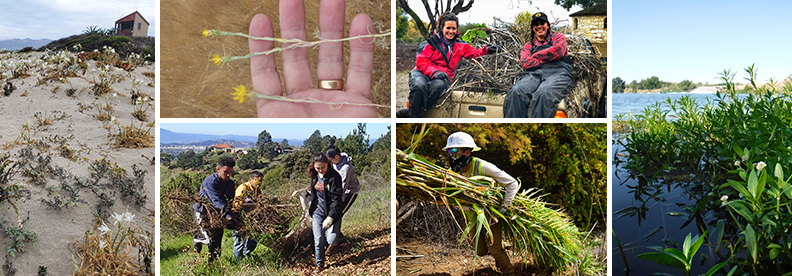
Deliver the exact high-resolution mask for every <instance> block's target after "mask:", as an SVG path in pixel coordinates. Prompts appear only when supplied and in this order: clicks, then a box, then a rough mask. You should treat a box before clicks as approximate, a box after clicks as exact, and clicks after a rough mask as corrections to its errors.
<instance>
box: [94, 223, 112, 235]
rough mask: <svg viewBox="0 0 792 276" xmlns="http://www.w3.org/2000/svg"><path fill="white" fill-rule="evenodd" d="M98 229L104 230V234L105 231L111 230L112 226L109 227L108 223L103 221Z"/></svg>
mask: <svg viewBox="0 0 792 276" xmlns="http://www.w3.org/2000/svg"><path fill="white" fill-rule="evenodd" d="M97 230H99V232H102V235H104V234H105V233H107V232H110V227H107V224H105V223H104V222H102V226H99V229H97Z"/></svg>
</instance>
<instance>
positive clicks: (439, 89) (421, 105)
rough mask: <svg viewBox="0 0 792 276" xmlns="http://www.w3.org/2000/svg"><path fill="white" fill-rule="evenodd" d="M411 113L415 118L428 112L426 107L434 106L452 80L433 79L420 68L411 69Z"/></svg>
mask: <svg viewBox="0 0 792 276" xmlns="http://www.w3.org/2000/svg"><path fill="white" fill-rule="evenodd" d="M408 83H409V84H410V97H409V100H410V107H409V110H410V113H411V114H412V116H413V117H414V118H418V117H421V116H422V115H423V114H424V113H426V109H427V108H429V107H431V106H433V105H434V104H435V103H436V102H437V100H438V99H440V95H442V94H443V91H445V90H446V88H448V86H449V85H451V82H448V81H445V80H440V79H435V80H431V79H429V77H428V76H426V75H424V74H423V73H422V72H421V71H420V70H412V71H410V80H409V81H408Z"/></svg>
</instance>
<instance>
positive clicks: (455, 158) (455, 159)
mask: <svg viewBox="0 0 792 276" xmlns="http://www.w3.org/2000/svg"><path fill="white" fill-rule="evenodd" d="M448 160H449V163H451V170H453V171H455V172H457V173H459V172H461V171H462V168H464V167H465V166H467V165H468V164H470V161H471V160H472V158H471V157H470V156H465V155H458V154H448Z"/></svg>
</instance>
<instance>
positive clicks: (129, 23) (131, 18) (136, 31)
mask: <svg viewBox="0 0 792 276" xmlns="http://www.w3.org/2000/svg"><path fill="white" fill-rule="evenodd" d="M148 27H149V23H148V21H146V19H145V18H143V16H142V15H140V13H139V12H137V11H135V12H133V13H130V14H129V15H127V16H124V17H122V18H121V19H118V20H116V22H115V29H114V30H115V31H114V32H113V34H114V35H118V36H128V37H146V36H148Z"/></svg>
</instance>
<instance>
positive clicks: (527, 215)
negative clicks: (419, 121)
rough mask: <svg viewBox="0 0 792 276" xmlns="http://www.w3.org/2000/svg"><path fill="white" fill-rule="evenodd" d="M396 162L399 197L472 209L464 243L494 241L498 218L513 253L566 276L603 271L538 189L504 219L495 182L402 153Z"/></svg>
mask: <svg viewBox="0 0 792 276" xmlns="http://www.w3.org/2000/svg"><path fill="white" fill-rule="evenodd" d="M408 151H409V150H408ZM396 160H397V164H396V168H397V173H396V193H397V194H398V195H406V196H413V197H416V198H418V199H421V200H429V201H435V202H442V203H443V204H444V205H445V206H446V207H447V208H448V209H449V211H450V210H451V206H452V205H454V206H457V207H459V208H463V207H464V208H463V209H470V210H469V211H465V212H463V214H464V216H465V220H466V221H468V224H467V226H466V227H465V229H464V230H463V231H464V232H463V236H462V239H463V240H464V239H465V237H466V236H467V235H468V234H473V235H475V236H474V239H475V242H476V243H477V242H478V239H480V238H484V237H480V234H479V233H481V232H482V229H484V230H485V233H486V234H487V235H488V236H490V237H491V236H492V232H491V230H490V228H489V225H490V223H491V219H492V218H494V219H497V220H499V221H501V222H503V226H504V227H503V232H504V236H505V238H506V239H508V240H510V241H512V244H513V249H514V250H515V251H517V252H519V253H520V254H522V255H524V256H526V257H527V256H528V255H531V256H533V257H534V259H536V260H537V263H538V264H539V265H541V266H544V267H552V268H556V269H561V270H563V271H570V270H575V269H576V270H577V271H579V272H581V273H584V274H597V271H599V270H601V267H597V264H594V263H592V262H591V261H590V259H591V258H590V256H587V254H588V253H587V252H586V250H584V248H583V247H584V246H583V241H582V240H583V238H584V233H581V232H580V231H579V230H578V229H577V227H576V226H575V225H574V224H573V223H572V222H571V221H570V220H569V218H568V217H567V215H566V214H564V213H563V212H560V211H558V210H555V209H552V208H549V207H548V205H549V204H548V203H545V202H543V201H542V200H540V199H539V196H537V192H538V191H537V190H535V189H531V190H528V191H525V192H523V193H520V194H517V196H515V198H514V201H513V202H512V204H511V206H510V207H509V208H508V210H507V211H506V212H505V213H503V214H501V213H499V212H498V211H497V210H498V209H499V208H500V207H501V203H502V201H503V193H504V190H503V188H501V187H497V185H495V183H494V180H492V179H490V178H487V177H473V178H466V177H464V176H461V175H459V174H457V173H454V172H452V171H450V170H448V169H444V168H442V167H439V166H437V165H434V164H432V163H431V162H429V161H426V160H425V159H423V158H422V157H420V156H418V155H416V154H414V153H409V154H405V153H403V152H402V151H401V150H397V153H396ZM460 229H462V227H461V226H460ZM474 229H475V230H474ZM460 242H461V241H460ZM474 244H475V243H474ZM592 272H594V273H592Z"/></svg>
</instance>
